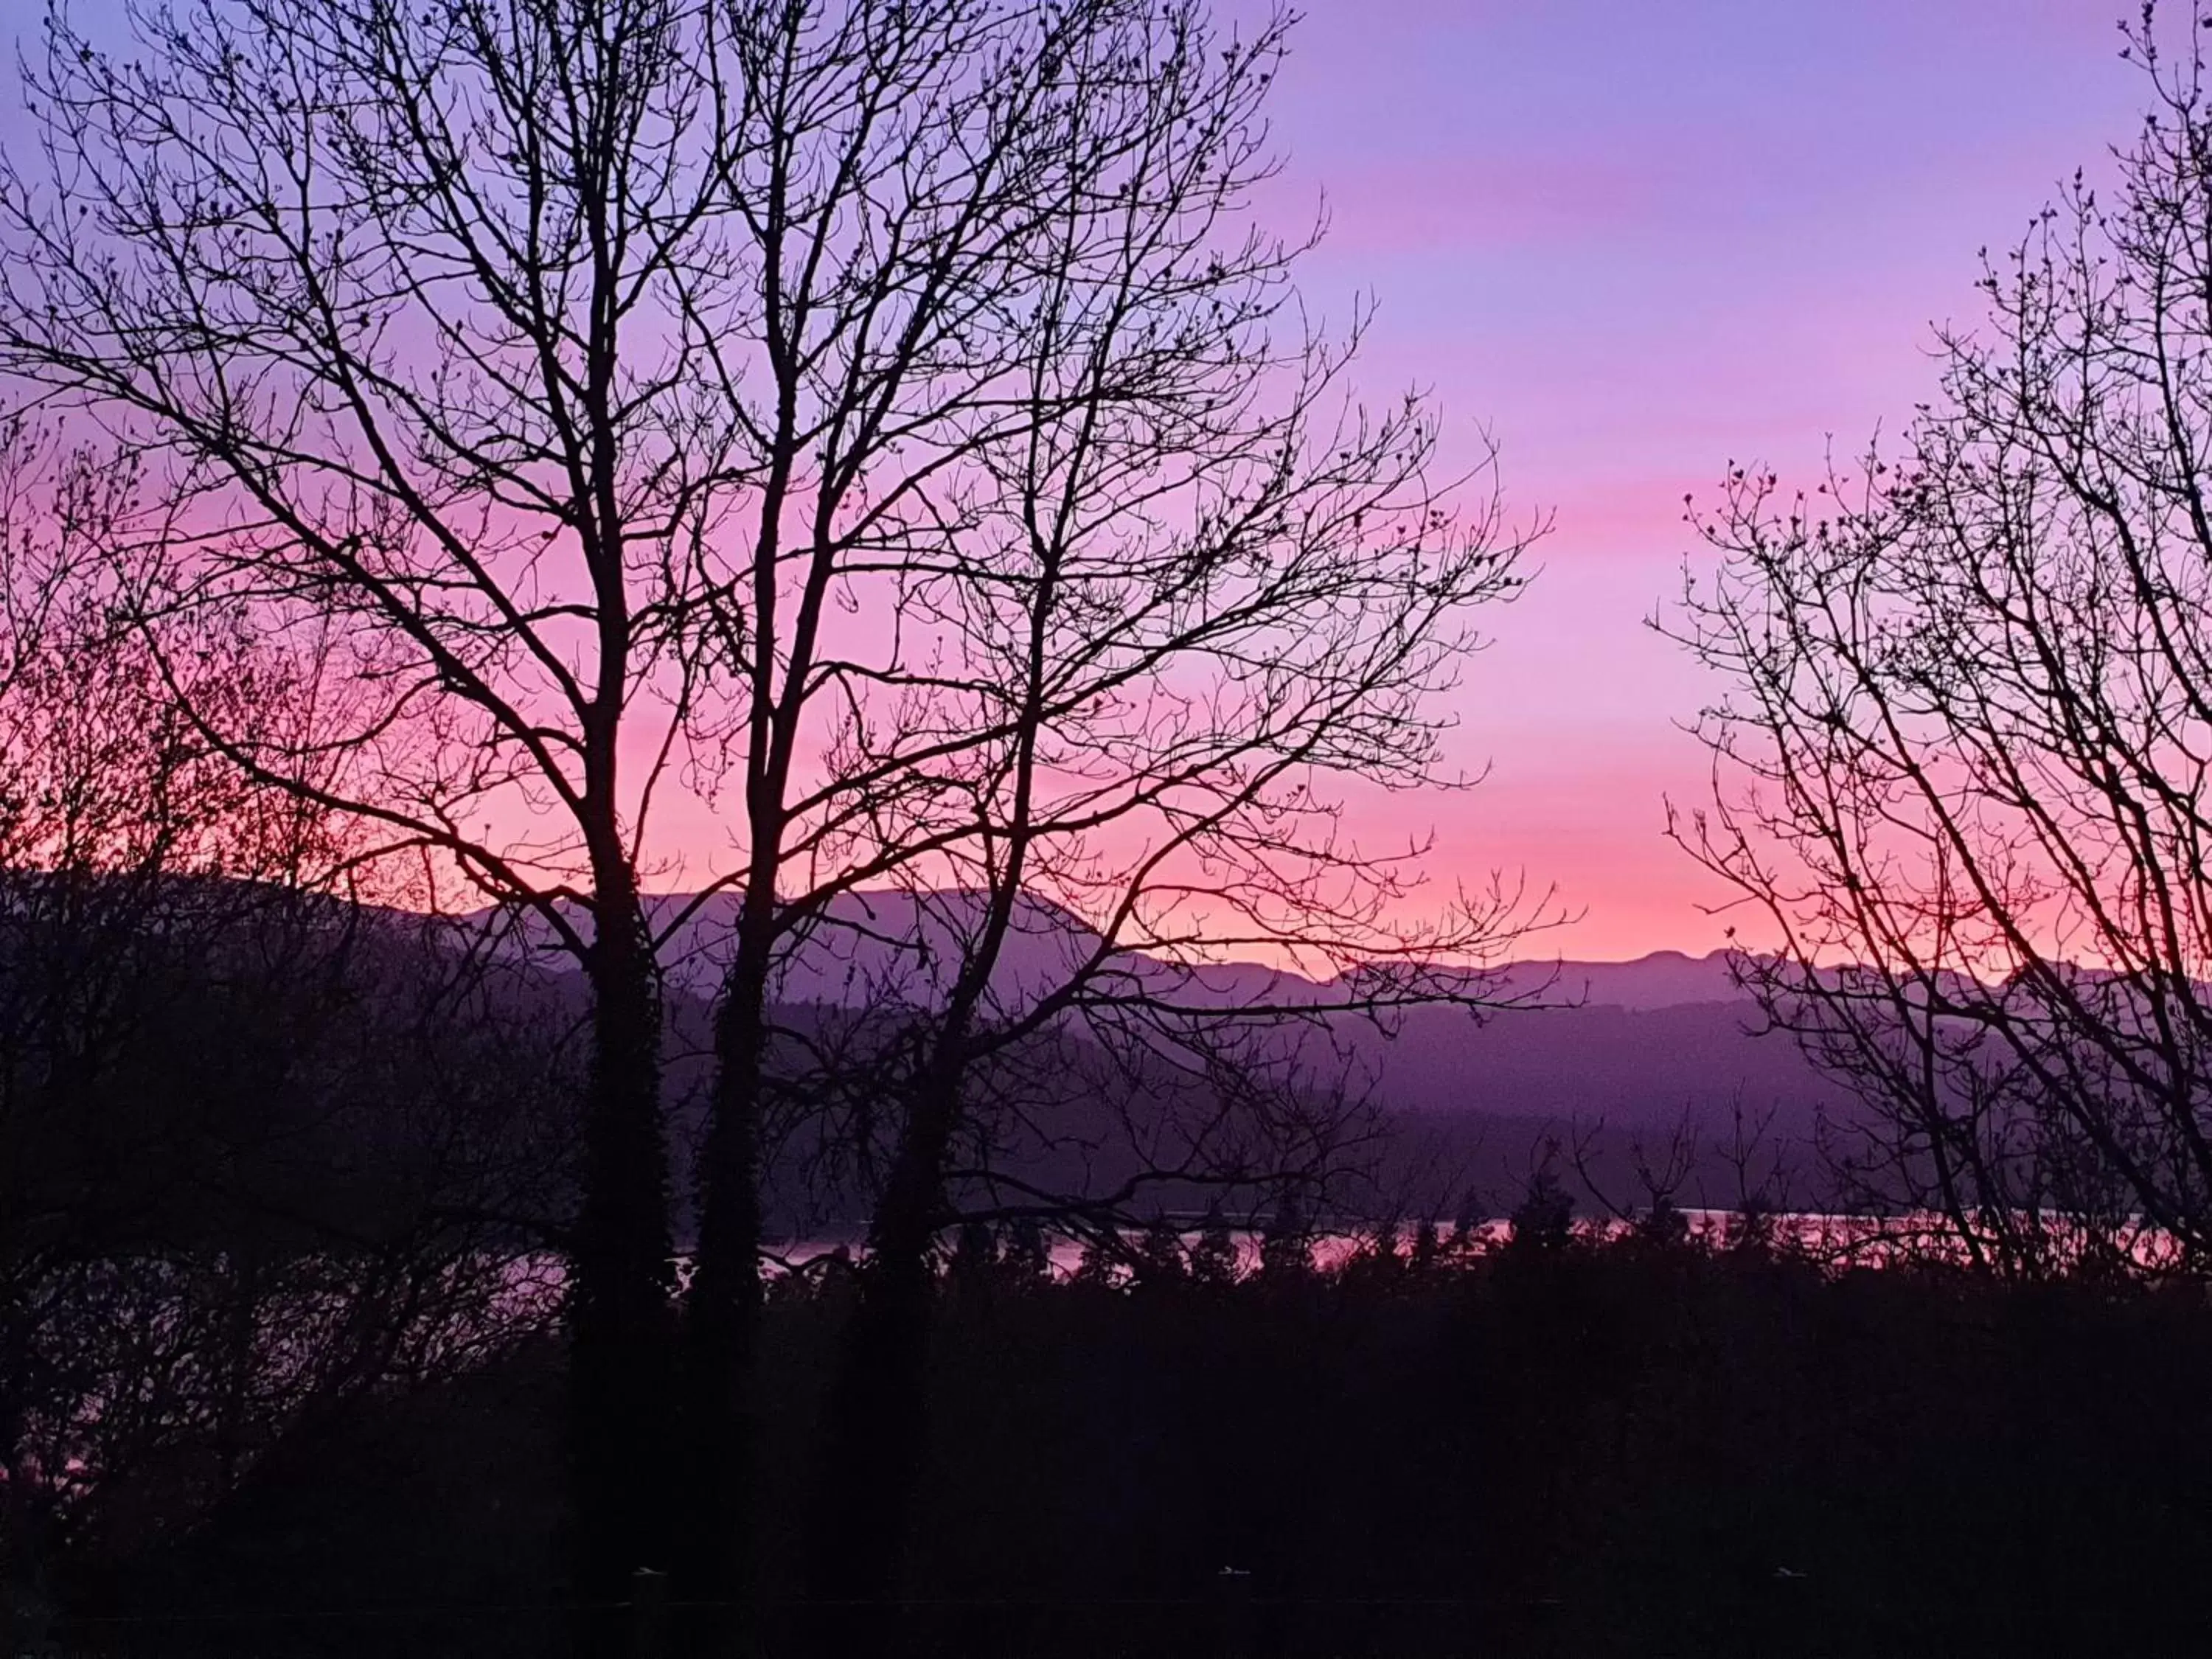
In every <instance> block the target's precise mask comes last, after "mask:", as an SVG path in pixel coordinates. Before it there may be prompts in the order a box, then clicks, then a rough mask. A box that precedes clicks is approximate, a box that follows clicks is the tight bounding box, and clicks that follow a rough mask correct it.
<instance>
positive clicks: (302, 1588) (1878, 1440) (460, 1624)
mask: <svg viewBox="0 0 2212 1659" xmlns="http://www.w3.org/2000/svg"><path fill="white" fill-rule="evenodd" d="M845 1295H846V1292H845V1291H843V1290H842V1289H841V1288H840V1286H839V1285H838V1284H837V1283H836V1281H835V1280H834V1279H831V1280H829V1281H828V1282H826V1283H825V1284H824V1285H823V1286H821V1287H818V1288H817V1289H815V1290H813V1291H808V1292H805V1293H801V1292H800V1291H798V1290H797V1289H796V1288H792V1289H787V1290H786V1291H783V1292H782V1293H781V1294H780V1295H779V1296H778V1297H776V1298H775V1304H774V1306H773V1308H772V1310H771V1314H770V1327H769V1328H770V1359H769V1388H768V1394H769V1410H768V1413H767V1419H768V1420H767V1423H766V1425H765V1442H766V1450H765V1456H766V1460H767V1461H766V1470H767V1472H766V1475H765V1478H764V1482H763V1487H764V1489H763V1492H762V1517H763V1520H762V1525H763V1535H764V1537H765V1538H766V1540H767V1558H768V1559H767V1563H766V1567H765V1577H766V1582H765V1585H764V1589H763V1605H762V1607H761V1608H760V1610H759V1612H758V1614H757V1618H756V1619H755V1620H754V1621H753V1625H752V1634H753V1638H754V1648H753V1650H755V1651H765V1652H767V1653H769V1654H770V1655H781V1654H792V1655H811V1654H819V1653H823V1652H829V1651H835V1650H839V1649H841V1648H842V1647H843V1646H845V1645H846V1644H847V1642H848V1640H850V1639H857V1638H853V1635H852V1633H853V1632H854V1630H855V1628H856V1627H855V1626H854V1625H853V1623H852V1622H851V1620H850V1617H849V1615H848V1614H845V1613H839V1612H837V1611H836V1610H829V1611H825V1610H823V1609H820V1608H808V1607H803V1606H800V1605H798V1604H796V1602H795V1601H794V1596H793V1591H794V1587H795V1586H796V1585H797V1584H798V1583H799V1582H800V1580H799V1573H800V1562H799V1556H800V1553H801V1548H802V1544H803V1541H804V1539H805V1535H806V1534H807V1531H808V1528H807V1526H806V1524H805V1520H806V1517H807V1516H810V1515H812V1514H815V1513H817V1511H816V1510H814V1509H812V1508H811V1507H810V1504H811V1497H810V1492H809V1487H810V1486H811V1481H810V1479H809V1472H810V1467H811V1462H812V1458H813V1449H814V1434H813V1419H814V1402H815V1401H817V1400H818V1398H819V1397H820V1394H821V1388H822V1383H823V1376H824V1375H825V1372H826V1368H827V1363H828V1359H829V1355H830V1353H831V1352H832V1349H833V1345H834V1342H835V1340H836V1334H837V1331H838V1328H839V1324H840V1321H841V1317H842V1307H843V1304H844V1300H845ZM2208 1384H2212V1305H2208V1302H2207V1297H2206V1294H2205V1290H2204V1287H2203V1286H2202V1285H2198V1284H2195V1283H2191V1284H2170V1285H2162V1286H2158V1287H2147V1286H2142V1285H2132V1284H2116V1285H2086V1284H2069V1285H2044V1286H2037V1287H2016V1288H2002V1287H1996V1286H1992V1285H1987V1284H1982V1283H1977V1282H1975V1281H1973V1280H1972V1279H1967V1278H1965V1277H1963V1276H1960V1275H1958V1274H1955V1273H1949V1272H1946V1271H1942V1270H1938V1269H1932V1268H1912V1267H1890V1268H1885V1269H1883V1270H1881V1271H1878V1272H1877V1271H1866V1270H1860V1271H1851V1272H1841V1273H1838V1272H1835V1271H1832V1270H1826V1269H1823V1268H1821V1267H1818V1266H1816V1265H1814V1264H1813V1263H1810V1262H1808V1261H1802V1260H1794V1259H1790V1258H1789V1257H1786V1256H1781V1255H1775V1254H1773V1253H1771V1252H1768V1251H1764V1250H1760V1249H1735V1250H1727V1249H1706V1248H1700V1247H1697V1246H1692V1245H1680V1244H1667V1243H1653V1242H1650V1241H1645V1240H1634V1239H1631V1240H1626V1241H1621V1242H1616V1243H1610V1244H1607V1245H1603V1246H1597V1245H1592V1244H1589V1243H1582V1242H1577V1243H1571V1244H1566V1245H1564V1246H1562V1245H1559V1243H1557V1241H1553V1243H1552V1244H1551V1245H1550V1246H1548V1247H1547V1246H1538V1245H1532V1244H1528V1243H1524V1244H1523V1245H1522V1246H1518V1247H1511V1248H1507V1249H1504V1250H1502V1251H1497V1252H1493V1253H1492V1254H1490V1255H1486V1256H1476V1255H1471V1254H1470V1255H1468V1256H1466V1257H1459V1258H1455V1257H1454V1256H1452V1255H1450V1254H1449V1252H1445V1253H1443V1255H1441V1256H1440V1257H1439V1258H1437V1259H1436V1260H1434V1261H1413V1260H1409V1259H1407V1257H1406V1256H1393V1257H1387V1258H1386V1257H1382V1256H1377V1255H1373V1254H1371V1253H1370V1255H1366V1256H1365V1257H1363V1258H1361V1259H1358V1260H1356V1261H1353V1262H1352V1264H1350V1265H1349V1266H1347V1267H1345V1268H1344V1269H1342V1270H1341V1271H1340V1272H1339V1273H1334V1274H1332V1275H1328V1276H1320V1275H1313V1274H1304V1273H1297V1272H1295V1271H1291V1272H1282V1271H1278V1272H1275V1273H1270V1274H1268V1275H1267V1276H1264V1277H1254V1278H1251V1279H1245V1280H1243V1282H1237V1283H1222V1282H1204V1281H1199V1280H1193V1279H1188V1278H1185V1277H1181V1276H1178V1275H1176V1274H1174V1273H1156V1274H1154V1275H1153V1276H1152V1278H1151V1279H1150V1281H1149V1282H1145V1281H1139V1282H1137V1283H1135V1284H1133V1285H1118V1286H1116V1285H1100V1284H1095V1283H1076V1284H1067V1283H1045V1282H1040V1281H1039V1280H1038V1279H1036V1278H1035V1277H1033V1276H1032V1275H1031V1274H1030V1273H1027V1272H1022V1271H1017V1270H1015V1269H1013V1268H1012V1267H994V1266H989V1265H984V1266H981V1267H978V1266H977V1265H976V1264H975V1263H974V1262H972V1261H971V1262H970V1264H969V1267H968V1268H967V1269H965V1270H964V1271H963V1272H962V1273H960V1274H959V1275H957V1279H956V1280H955V1281H953V1282H951V1283H949V1284H948V1286H947V1289H946V1291H945V1297H944V1301H943V1305H942V1310H941V1319H940V1322H939V1335H938V1339H937V1346H936V1358H935V1364H934V1370H933V1392H932V1396H931V1399H930V1401H929V1408H930V1414H931V1419H932V1422H933V1435H932V1439H931V1443H930V1451H929V1456H928V1462H927V1470H926V1472H925V1474H924V1476H923V1490H922V1498H921V1516H920V1521H919V1524H918V1525H917V1526H916V1527H915V1528H914V1531H913V1541H912V1546H911V1549H910V1553H909V1555H908V1562H907V1574H906V1582H905V1595H906V1598H907V1601H906V1603H905V1605H903V1606H902V1607H901V1608H900V1609H899V1610H897V1611H896V1613H895V1614H893V1615H892V1616H891V1618H890V1621H889V1625H888V1626H887V1627H884V1626H861V1627H860V1628H865V1629H866V1632H867V1634H866V1642H867V1644H868V1645H870V1646H876V1645H878V1644H893V1645H895V1646H896V1647H897V1648H899V1649H902V1650H905V1651H908V1652H911V1653H915V1654H931V1655H945V1656H953V1655H963V1656H966V1655H975V1656H993V1655H1014V1654H1023V1655H1038V1656H1056V1655H1066V1656H1071V1659H1083V1656H1091V1655H1101V1656H1103V1655H1109V1654H1127V1655H1159V1656H1169V1655H1176V1656H1184V1655H1195V1656H1222V1659H1260V1656H1285V1659H1288V1656H1323V1655H1344V1656H1350V1655H1365V1654H1372V1655H1386V1654H1387V1655H1408V1656H1422V1655H1437V1656H1442V1655H1458V1654H1468V1655H1474V1654H1521V1653H1527V1654H1559V1655H1581V1654H1590V1655H1610V1654H1621V1655H1630V1654H1635V1655H1650V1654H1708V1653H1710V1654H1744V1655H1754V1654H1755V1655H1797V1654H1803V1655H1830V1654H1833V1655H1844V1654H1851V1655H1857V1654H1867V1655H1876V1654H1882V1655H1887V1654H1929V1655H1946V1656H1960V1655H1981V1654H1988V1655H1992V1656H1996V1655H2002V1656H2008V1659H2014V1656H2023V1655H2037V1654H2053V1655H2068V1656H2080V1659H2092V1656H2100V1655H2118V1654H2123V1653H2126V1654H2164V1653H2172V1654H2186V1653H2195V1652H2208V1651H2212V1601H2208V1599H2207V1597H2206V1595H2205V1594H2204V1586H2205V1584H2206V1583H2208V1582H2212V1579H2208V1568H2212V1387H2208ZM559 1396H560V1379H559V1376H558V1371H557V1349H554V1348H551V1347H548V1348H545V1349H542V1350H532V1351H529V1352H524V1353H523V1354H521V1355H520V1356H516V1357H510V1358H508V1359H507V1360H505V1361H503V1362H502V1363H501V1364H500V1365H499V1366H498V1367H497V1368H496V1369H495V1370H488V1371H485V1372H483V1373H482V1374H479V1375H477V1376H473V1377H471V1378H470V1379H468V1380H467V1381H466V1382H465V1383H462V1384H460V1385H457V1386H452V1387H448V1388H446V1389H442V1390H441V1391H440V1392H438V1393H436V1394H434V1395H428V1396H427V1397H417V1398H412V1399H409V1400H405V1401H394V1402H392V1404H390V1405H389V1406H386V1407H379V1408H363V1409H359V1410H356V1411H353V1412H351V1413H347V1414H346V1415H344V1416H343V1419H340V1420H335V1421H331V1422H327V1423H325V1424H322V1425H319V1426H312V1427H310V1428H307V1429H303V1430H302V1431H300V1432H299V1433H298V1434H296V1435H295V1437H293V1438H292V1440H291V1442H290V1443H289V1444H287V1445H285V1446H283V1447H282V1448H281V1449H279V1451H278V1453H276V1454H275V1455H270V1457H268V1458H267V1459H266V1460H265V1461H264V1463H263V1464H262V1465H261V1467H260V1468H259V1470H258V1474H257V1475H256V1476H255V1478H253V1479H252V1480H249V1481H248V1482H247V1483H246V1486H245V1487H244V1488H243V1489H242V1490H241V1492H240V1493H239V1495H238V1496H237V1497H236V1498H234V1499H233V1500H232V1501H231V1502H229V1503H228V1504H226V1505H225V1506H224V1507H223V1508H222V1510H220V1511H219V1512H217V1513H216V1515H215V1516H212V1517H211V1518H210V1520H208V1521H207V1522H206V1523H205V1524H204V1525H201V1526H198V1527H197V1528H192V1529H191V1530H190V1531H189V1532H188V1533H187V1534H186V1535H184V1536H169V1535H167V1534H165V1533H164V1532H163V1530H162V1529H161V1528H160V1527H159V1526H157V1525H156V1526H149V1528H147V1529H146V1531H145V1534H144V1535H143V1536H141V1537H138V1538H137V1540H136V1541H134V1542H133V1544H132V1546H131V1547H130V1548H129V1550H128V1551H127V1552H118V1550H117V1549H115V1548H114V1547H111V1548H110V1549H109V1551H108V1553H107V1554H106V1556H105V1557H103V1558H101V1559H87V1560H80V1561H77V1562H75V1563H73V1564H71V1565H69V1567H68V1569H67V1571H66V1572H65V1573H64V1575H63V1577H64V1583H62V1584H61V1586H60V1588H61V1589H63V1590H64V1592H65V1594H66V1598H67V1601H68V1602H69V1603H70V1605H71V1607H72V1608H73V1616H72V1618H71V1619H70V1620H69V1621H68V1622H67V1623H65V1624H64V1626H62V1627H61V1628H60V1629H59V1631H58V1632H57V1634H58V1638H59V1640H60V1644H61V1651H62V1652H64V1653H67V1654H71V1655H76V1654H82V1655H118V1656H119V1655H126V1654H127V1655H133V1656H139V1655H143V1656H154V1655H170V1654H175V1655H190V1656H200V1655H213V1654H238V1655H248V1654H252V1655H265V1656H272V1659H275V1656H295V1655H296V1656H332V1659H351V1656H356V1655H362V1656H366V1655H372V1654H374V1655H380V1656H381V1655H408V1654H426V1655H429V1654H486V1655H507V1654H514V1655H521V1654H538V1653H549V1652H557V1651H561V1650H562V1645H563V1643H562V1631H563V1629H564V1628H565V1617H566V1615H565V1614H563V1613H562V1612H561V1611H559V1610H558V1609H557V1608H556V1607H554V1606H553V1603H554V1602H555V1601H556V1598H557V1590H556V1583H557V1579H556V1572H555V1565H556V1562H557V1560H558V1559H559V1551H560V1538H561V1531H562V1516H561V1512H560V1492H561V1490H562V1482H561V1479H560V1472H559V1468H558V1465H557V1462H556V1456H557V1453H556V1436H557V1430H558V1424H559V1419H558V1403H559ZM724 1616H725V1615H724V1614H723V1613H721V1612H720V1611H719V1610H715V1609H688V1608H681V1607H678V1608H674V1609H671V1610H670V1611H669V1613H667V1615H666V1626H667V1628H666V1629H665V1631H664V1632H662V1634H663V1635H664V1636H665V1651H666V1652H668V1653H671V1654H673V1653H678V1652H683V1651H685V1650H689V1649H690V1648H691V1647H692V1645H693V1644H692V1643H691V1642H690V1640H689V1638H690V1637H693V1636H696V1635H698V1634H700V1633H701V1632H702V1631H703V1630H704V1629H706V1628H707V1627H708V1625H709V1624H710V1623H712V1622H713V1621H716V1620H720V1619H722V1618H723V1617H724ZM841 1621H842V1622H841ZM647 1637H648V1638H650V1637H651V1632H647Z"/></svg>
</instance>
